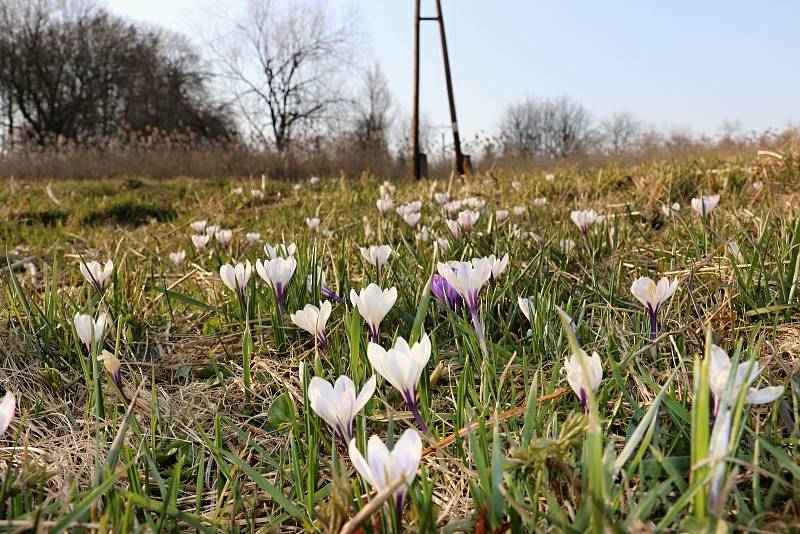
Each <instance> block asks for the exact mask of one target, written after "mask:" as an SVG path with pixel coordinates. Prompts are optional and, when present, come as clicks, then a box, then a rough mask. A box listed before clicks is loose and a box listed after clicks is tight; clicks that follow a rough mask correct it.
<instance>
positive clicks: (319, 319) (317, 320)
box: [289, 300, 332, 411]
mask: <svg viewBox="0 0 800 534" xmlns="http://www.w3.org/2000/svg"><path fill="white" fill-rule="evenodd" d="M331 309H332V307H331V303H330V301H329V300H326V301H323V302H322V304H320V306H319V308H317V307H316V306H314V305H313V304H306V305H305V306H304V307H303V309H302V310H297V311H296V312H295V313H293V314H291V315H289V318H290V319H291V320H292V322H293V323H294V324H295V325H296V326H297V327H299V328H302V329H303V330H305V331H306V332H308V333H309V334H311V335H312V336H314V337H315V338H317V341H319V344H320V345H321V346H322V348H323V349H324V350H327V349H328V338H327V337H326V336H325V325H327V324H328V318H330V316H331ZM315 411H316V410H315Z"/></svg>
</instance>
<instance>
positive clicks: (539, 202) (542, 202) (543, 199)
mask: <svg viewBox="0 0 800 534" xmlns="http://www.w3.org/2000/svg"><path fill="white" fill-rule="evenodd" d="M532 204H533V205H534V206H544V205H545V204H547V198H546V197H539V198H534V199H533V202H532Z"/></svg>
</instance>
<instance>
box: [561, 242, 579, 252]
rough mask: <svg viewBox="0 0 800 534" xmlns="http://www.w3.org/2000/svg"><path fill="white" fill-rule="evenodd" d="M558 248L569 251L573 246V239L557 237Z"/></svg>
mask: <svg viewBox="0 0 800 534" xmlns="http://www.w3.org/2000/svg"><path fill="white" fill-rule="evenodd" d="M558 248H560V249H561V250H562V251H564V252H571V251H572V249H574V248H575V241H573V240H572V239H559V241H558Z"/></svg>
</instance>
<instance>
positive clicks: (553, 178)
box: [544, 174, 556, 182]
mask: <svg viewBox="0 0 800 534" xmlns="http://www.w3.org/2000/svg"><path fill="white" fill-rule="evenodd" d="M544 179H545V180H547V181H548V182H552V181H554V180H555V179H556V175H555V174H545V175H544Z"/></svg>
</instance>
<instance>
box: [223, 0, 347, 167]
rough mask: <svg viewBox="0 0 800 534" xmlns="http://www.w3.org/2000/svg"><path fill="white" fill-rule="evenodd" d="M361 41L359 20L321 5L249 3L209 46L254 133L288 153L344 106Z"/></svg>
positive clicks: (311, 0) (305, 0)
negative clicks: (347, 79) (332, 12)
mask: <svg viewBox="0 0 800 534" xmlns="http://www.w3.org/2000/svg"><path fill="white" fill-rule="evenodd" d="M357 39H358V32H357V31H356V24H355V18H354V17H353V16H349V17H348V16H346V17H345V18H344V20H342V21H336V20H335V19H334V17H332V16H331V15H330V14H329V12H328V10H327V9H326V7H325V4H323V3H321V2H319V1H314V0H298V1H295V2H283V1H273V0H249V2H248V4H247V7H246V10H245V12H244V13H243V15H242V16H241V17H240V18H238V19H236V20H234V21H232V22H231V23H230V27H228V28H225V29H224V30H223V32H222V33H220V34H219V35H218V36H217V37H216V38H214V39H212V40H210V41H209V42H208V47H209V48H210V50H211V52H212V54H213V56H214V58H215V59H216V61H217V64H218V68H219V71H220V73H221V74H222V76H224V78H225V79H226V80H227V81H228V83H229V86H228V90H229V91H231V93H232V96H233V99H234V101H235V102H236V103H237V104H238V106H239V110H240V112H241V115H242V119H243V120H244V121H245V122H246V123H247V124H248V125H249V127H250V129H251V132H252V133H253V134H254V135H255V137H256V138H257V139H258V140H259V141H261V142H262V143H263V144H265V145H267V146H272V147H274V148H275V149H276V150H277V151H279V152H284V151H285V150H286V149H288V148H289V147H290V146H291V145H292V143H293V142H294V141H295V140H297V138H298V137H300V136H301V135H303V134H306V135H308V134H309V133H310V132H314V131H315V129H318V128H320V127H322V125H323V124H324V122H325V119H326V118H327V116H328V115H329V114H330V113H331V111H332V110H333V109H334V108H335V107H336V106H337V105H339V104H341V103H342V102H343V101H344V94H343V91H344V87H345V83H344V80H345V76H346V74H347V71H348V69H349V66H350V65H351V63H352V60H353V57H354V54H355V44H356V43H357ZM315 133H316V132H315Z"/></svg>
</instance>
